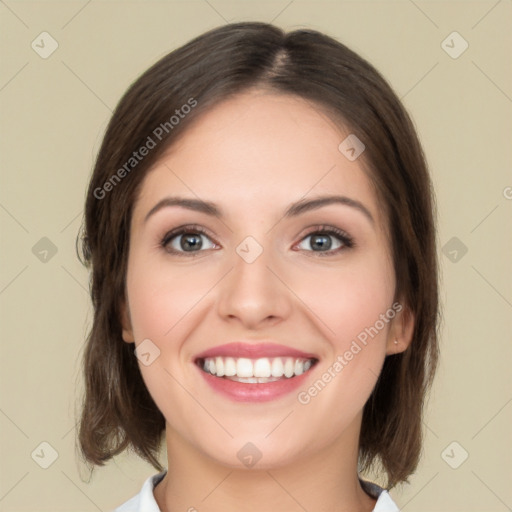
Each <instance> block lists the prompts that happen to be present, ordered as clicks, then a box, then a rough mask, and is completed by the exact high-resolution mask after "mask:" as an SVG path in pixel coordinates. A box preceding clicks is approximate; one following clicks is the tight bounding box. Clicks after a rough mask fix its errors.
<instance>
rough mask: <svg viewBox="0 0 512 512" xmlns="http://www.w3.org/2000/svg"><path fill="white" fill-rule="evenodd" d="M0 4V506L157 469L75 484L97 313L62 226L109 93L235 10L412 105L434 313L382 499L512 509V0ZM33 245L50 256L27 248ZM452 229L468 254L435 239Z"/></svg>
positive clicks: (57, 502)
mask: <svg viewBox="0 0 512 512" xmlns="http://www.w3.org/2000/svg"><path fill="white" fill-rule="evenodd" d="M0 15H1V30H0V37H1V41H0V44H1V52H2V55H1V57H2V67H1V72H0V109H1V116H2V117H1V130H2V131H1V135H2V136H1V147H0V155H1V164H2V174H1V191H0V229H1V237H2V238H1V239H2V248H3V251H2V261H1V267H0V272H1V273H0V307H1V320H2V328H1V334H2V344H1V358H0V365H1V374H0V375H1V377H0V378H1V381H0V385H1V386H0V392H1V395H0V433H1V445H0V449H1V453H0V464H1V473H0V510H2V511H34V510H37V511H57V510H63V511H64V510H65V511H68V512H71V511H95V510H103V511H108V510H111V509H112V508H114V507H115V506H117V505H119V504H120V503H122V502H124V501H125V500H127V499H128V498H129V497H131V496H132V495H133V494H135V493H136V492H138V491H139V489H140V486H141V484H142V482H143V481H144V480H145V479H146V478H147V477H148V476H149V475H150V474H153V473H154V472H155V471H154V469H153V468H152V467H151V466H149V465H148V464H146V463H145V462H142V461H141V460H139V459H137V458H136V457H135V456H132V455H123V456H120V457H118V458H116V459H115V460H114V461H112V462H111V463H110V464H108V466H106V467H105V468H99V469H98V470H97V472H96V473H95V475H94V477H93V478H92V480H91V481H90V482H89V483H86V482H84V481H82V480H81V478H80V475H81V474H82V475H83V474H85V473H84V471H83V469H82V470H81V468H80V465H79V463H78V462H77V460H76V458H75V446H74V443H75V441H74V436H75V428H74V424H75V421H76V418H75V417H74V410H75V400H76V397H77V396H78V394H79V392H80V390H81V388H80V383H81V377H80V375H79V357H80V350H81V348H82V346H83V343H84V338H85V334H86V332H87V329H88V326H89V325H90V321H91V309H90V306H89V297H88V294H87V282H88V277H87V273H86V271H85V269H83V268H82V267H81V265H80V263H79V262H78V260H77V259H76V255H75V245H74V244H75V236H76V233H77V230H78V228H79V225H80V219H81V213H82V208H83V202H84V196H85V188H86V184H87V181H88V176H89V174H90V172H91V168H92V164H93V159H94V157H95V155H96V152H97V150H98V148H99V144H100V141H101V137H102V134H103V131H104V129H105V127H106V123H107V122H108V119H109V117H110V115H111V111H112V109H113V108H114V106H115V104H116V102H117V101H118V99H119V98H120V96H121V94H122V93H123V92H124V91H125V89H126V88H127V87H128V85H129V84H130V83H131V82H132V81H133V80H134V79H135V78H136V77H137V76H138V75H139V74H140V73H141V72H142V71H143V70H145V69H146V68H147V67H149V65H150V64H152V63H153V62H155V61H156V60H157V59H158V58H160V57H162V56H163V55H164V54H166V53H168V52H169V51H171V50H172V49H174V48H176V47H177V46H179V45H181V44H183V43H185V42H186V41H188V40H189V39H190V38H192V37H194V36H196V35H198V34H199V33H201V32H203V31H205V30H207V29H210V28H213V27H215V26H218V25H220V24H222V23H225V22H227V21H239V20H261V21H268V22H271V21H273V22H274V23H276V24H278V25H279V26H282V27H283V28H286V29H294V28H298V27H311V28H315V29H319V30H321V31H325V32H326V33H328V34H330V35H332V36H334V37H336V38H338V39H339V40H341V41H342V42H344V43H346V44H348V45H349V46H350V47H351V48H353V49H354V50H356V51H357V52H359V53H360V54H361V55H363V56H364V57H366V58H367V59H369V60H370V61H371V62H372V63H373V64H374V65H375V66H376V67H377V68H378V69H379V70H380V71H381V72H382V73H383V74H384V76H386V78H387V79H388V80H389V81H390V82H391V84H392V85H393V87H394V88H395V90H396V91H397V92H398V94H399V96H401V97H402V98H403V101H404V103H405V105H406V106H407V108H408V109H409V111H410V112H411V114H412V116H413V118H414V120H415V122H416V124H417V127H418V130H419V133H420V136H421V139H422V141H423V144H424V148H425V151H426V154H427V157H428V160H429V163H430V166H431V172H432V175H433V179H434V182H435V186H436V190H437V197H438V203H439V217H440V224H439V255H440V261H441V265H442V268H441V271H442V283H441V284H442V301H443V307H444V324H443V326H442V339H441V347H442V361H441V367H440V371H439V373H438V375H437V380H436V383H435V387H434V390H433V393H432V397H431V399H430V402H429V408H428V414H427V416H426V418H425V429H426V439H425V449H424V452H425V455H424V458H423V461H422V463H421V466H420V468H419V470H418V471H417V473H416V474H415V475H414V476H413V477H412V478H411V483H410V485H408V486H407V485H406V486H404V487H403V488H399V489H396V490H394V491H392V496H393V497H394V499H395V500H396V501H397V503H398V504H399V505H400V506H401V507H402V510H404V511H406V512H423V511H425V512H426V511H428V512H435V511H440V512H441V511H450V512H455V511H464V512H473V511H475V512H476V511H485V512H501V511H506V510H512V486H511V485H510V483H511V481H512V480H511V477H512V471H511V469H510V468H511V455H512V446H511V445H512V441H511V436H510V430H511V423H512V422H511V418H512V389H511V385H510V373H511V371H510V364H511V362H512V358H511V354H512V343H511V331H512V328H511V327H512V326H511V318H512V315H511V313H512V286H511V284H512V283H511V281H512V279H511V276H512V272H511V261H512V237H511V236H510V234H511V232H512V230H511V228H512V226H511V224H512V223H511V220H512V214H511V212H512V188H511V187H512V173H511V161H512V159H511V157H512V144H511V134H512V130H511V128H512V115H511V114H512V83H511V82H512V80H511V79H512V73H511V66H510V62H511V61H510V58H511V53H512V52H511V47H512V45H511V43H512V35H511V34H512V31H511V30H510V27H511V26H512V24H511V22H512V2H511V1H510V0H501V1H495V0H490V1H477V2H470V1H456V2H455V1H454V2H444V1H419V0H418V1H416V2H413V1H409V0H403V1H394V2H391V1H359V2H355V1H352V2H349V1H346V2H345V1H329V2H327V1H325V2H324V1H312V0H309V1H302V0H296V1H293V2H291V1H289V0H283V1H276V2H270V1H266V2H261V1H249V0H246V1H239V2H235V1H230V2H226V1H221V0H209V1H206V0H205V1H163V0H162V1H154V2H151V1H132V2H125V3H122V2H119V1H102V0H93V1H89V2H87V1H83V2H75V1H68V2H63V1H62V2H53V1H39V2H27V1H13V0H10V1H5V2H3V1H2V2H0ZM43 31H47V32H49V33H50V34H51V36H52V37H53V38H54V39H55V40H56V41H57V42H58V45H59V46H58V48H57V50H56V51H55V52H54V53H53V54H52V55H51V56H49V57H48V58H46V59H43V58H41V57H40V56H39V55H38V53H36V52H35V51H34V50H33V49H32V47H31V43H32V41H34V40H36V43H37V41H38V40H39V41H40V39H37V37H38V36H39V34H40V33H41V32H43ZM453 31H457V32H458V33H460V35H461V36H462V37H463V38H464V40H465V41H467V42H468V43H469V47H468V49H467V50H466V51H465V52H464V53H463V54H462V55H460V56H459V57H458V58H456V59H455V58H452V57H451V56H449V55H448V54H447V53H446V51H445V50H444V49H443V47H442V46H441V43H442V41H443V40H445V38H446V37H447V36H448V35H449V34H451V33H452V32H453ZM452 41H453V42H452ZM47 43H48V40H47ZM447 44H448V45H450V46H452V47H453V48H452V49H451V50H450V51H451V52H452V53H453V52H454V51H456V50H458V49H460V48H462V46H461V44H462V41H461V40H458V39H457V38H455V39H453V36H452V38H451V39H450V38H449V39H448V41H447ZM45 47H46V48H49V45H48V44H47V45H46V46H45ZM43 237H47V238H48V239H49V240H51V242H52V243H53V244H54V246H55V247H56V249H57V252H56V254H54V255H52V253H51V251H50V252H49V253H48V254H46V256H45V254H44V253H42V252H41V251H42V250H44V248H45V247H46V248H47V245H48V241H43V242H39V241H40V239H41V238H43ZM452 237H456V238H457V240H455V241H452V242H450V243H451V244H459V247H460V244H464V245H465V246H466V247H467V253H466V254H464V255H463V256H462V257H461V254H462V253H461V252H460V248H457V246H456V245H454V246H452V245H448V246H447V247H446V244H447V243H448V242H449V241H450V240H451V239H452ZM38 243H39V244H40V245H36V244H38ZM45 244H46V245H45ZM34 246H35V249H33V248H34ZM443 247H446V249H445V251H444V252H445V253H446V254H447V255H445V254H444V253H443ZM41 248H43V249H41ZM454 249H455V250H456V251H458V253H457V254H458V260H456V261H452V260H451V259H453V257H454V255H455V253H453V252H451V254H450V251H453V250H454ZM45 257H46V260H47V261H41V258H43V259H44V258H45ZM450 258H451V259H450ZM454 441H455V442H457V443H458V444H457V445H451V443H452V442H454ZM43 442H45V443H48V444H49V445H50V447H49V446H47V445H43V446H42V447H41V446H40V445H41V443H43ZM450 445H451V446H450ZM447 447H448V449H447ZM52 449H53V450H55V451H56V452H57V453H58V458H57V459H56V460H55V461H54V462H53V463H52V464H51V465H50V466H49V467H48V468H47V469H43V468H42V467H40V464H41V463H44V462H45V461H46V463H49V462H51V453H52ZM465 452H467V453H468V454H469V457H468V458H467V460H465V461H464V462H463V463H462V464H461V462H462V460H463V457H464V454H465ZM43 453H44V456H43V455H42V454H43ZM38 454H39V456H38ZM162 461H163V462H164V463H165V458H162ZM448 462H449V463H450V464H451V465H452V466H457V465H458V464H460V466H459V467H457V469H453V468H452V467H451V466H450V465H449V464H448ZM199 510H200V508H199ZM310 512H314V511H310Z"/></svg>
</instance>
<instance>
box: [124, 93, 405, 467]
mask: <svg viewBox="0 0 512 512" xmlns="http://www.w3.org/2000/svg"><path fill="white" fill-rule="evenodd" d="M349 133H350V132H348V131H345V132H344V131H342V130H341V129H340V128H337V127H336V126H335V125H334V124H333V123H332V122H330V121H329V120H328V118H327V117H326V116H325V115H323V114H321V113H320V111H319V110H316V109H315V108H313V107H312V106H311V105H310V104H309V103H308V102H305V101H304V100H302V99H300V98H297V97H293V96H286V95H275V94H271V93H263V92H261V91H260V92H257V91H250V92H247V93H244V94H242V95H238V96H236V97H233V98H232V99H230V100H227V101H224V102H223V103H221V104H219V105H218V106H216V107H215V108H214V109H213V110H210V111H209V112H208V113H206V114H205V115H204V116H203V117H202V118H200V119H199V120H198V122H197V123H195V124H194V125H192V126H191V127H190V128H189V129H188V131H187V132H186V133H185V134H184V136H183V138H182V139H181V140H180V141H179V143H177V144H175V145H174V146H173V147H172V150H171V151H168V152H167V153H166V154H165V156H164V157H162V158H161V160H160V161H159V162H158V164H157V165H155V166H154V168H153V169H152V170H151V171H150V172H149V173H148V175H147V176H146V178H145V180H144V182H143V183H142V187H141V190H140V196H139V197H138V200H137V202H136V204H135V207H134V211H133V217H132V224H131V235H130V236H131V240H130V253H129V261H128V274H127V310H126V312H127V314H125V315H124V319H123V327H124V330H123V338H124V340H125V341H126V342H129V343H131V342H135V344H136V345H137V347H138V349H137V356H138V357H139V367H140V370H141V373H142V376H143V378H144V381H145V383H146V386H147V388H148V390H149V392H150V394H151V395H152V397H153V399H154V401H155V403H156V404H157V406H158V408H159V409H160V410H161V412H162V413H163V415H164V416H165V418H166V421H167V430H168V436H169V435H170V436H171V437H172V438H173V439H176V440H180V441H182V442H184V443H186V444H187V446H189V447H192V449H195V450H197V451H198V452H199V453H201V454H203V455H206V456H209V457H211V458H213V459H214V460H216V461H218V462H220V463H222V464H225V465H228V466H232V467H236V466H238V467H242V466H243V465H244V464H245V465H246V466H250V464H252V463H251V462H250V460H257V459H258V458H260V460H259V461H258V465H259V467H272V466H279V465H283V464H287V463H290V462H292V461H294V460H295V459H297V458H299V457H308V456H311V455H312V454H314V453H317V454H318V453H320V452H321V451H322V450H332V449H335V448H334V447H336V446H338V447H339V446H342V445H343V444H346V443H347V442H348V443H349V444H350V445H351V446H352V445H353V444H354V443H357V436H358V433H359V428H360V421H361V414H362V408H363V406H364V404H365V402H366V401H367V399H368V397H369V395H370V393H371V391H372V389H373V387H374V385H375V383H376V380H377V377H378V375H379V373H380V370H381V367H382V364H383V362H384V359H385V357H386V354H390V353H393V352H399V351H402V350H404V349H405V348H406V347H407V343H408V342H409V339H410V334H411V332H412V323H411V320H409V323H403V322H402V320H403V318H402V317H403V313H402V314H400V313H399V311H400V309H402V305H401V304H398V303H393V298H394V294H395V276H394V271H393V264H392V260H391V257H390V245H389V240H388V237H387V235H386V227H385V226H386V223H385V222H386V221H385V218H384V216H383V212H382V211H381V209H380V207H379V205H378V204H377V198H376V196H375V194H374V191H373V190H372V187H371V184H370V181H369V180H368V178H367V177H366V175H365V173H364V172H363V170H362V166H361V165H360V162H361V159H360V158H359V159H355V160H353V158H352V159H349V158H347V156H346V155H348V156H351V157H352V153H353V152H350V151H349V152H348V153H347V152H346V146H342V147H345V152H342V151H341V150H340V149H339V146H340V143H341V142H342V141H343V140H344V139H345V138H346V137H347V136H348V135H349ZM349 140H350V139H349ZM363 142H364V141H363ZM351 160H353V161H351ZM325 197H330V198H340V197H342V198H345V199H341V200H339V201H338V200H336V201H334V200H333V201H326V202H323V203H320V202H315V201H316V200H317V199H318V198H325ZM176 198H181V199H184V200H187V201H189V203H188V206H187V203H184V204H182V205H179V204H177V203H172V201H171V200H174V199H176ZM201 202H207V203H208V207H206V206H201V207H200V206H199V205H201V204H202V203H201ZM210 203H211V204H210ZM156 205H159V206H158V207H157V208H155V206H156ZM214 210H215V213H214ZM184 227H186V228H187V229H188V234H181V235H179V234H174V235H173V234H172V233H171V234H169V233H170V232H171V231H176V232H177V231H179V229H180V228H184ZM199 230H200V231H199ZM332 230H335V231H336V230H338V231H339V233H338V234H337V233H336V232H332ZM395 339H398V341H399V344H398V345H397V344H395V343H394V340H395ZM141 344H142V345H141ZM270 344H272V346H270ZM139 345H140V346H139ZM276 345H277V346H276ZM207 351H208V352H207ZM134 357H135V356H134ZM308 367H309V369H308ZM204 368H206V371H205V369H204ZM283 372H284V375H283ZM301 372H302V374H301ZM251 374H252V375H253V377H252V379H251V377H250V375H251ZM254 374H255V375H256V376H254ZM269 375H270V376H271V377H269ZM247 376H249V377H247ZM237 378H238V379H240V381H237V380H236V379H237ZM244 380H245V382H244ZM248 443H251V445H250V444H248ZM252 445H253V446H252ZM345 449H346V447H345ZM251 457H252V459H251Z"/></svg>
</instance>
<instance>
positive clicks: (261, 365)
mask: <svg viewBox="0 0 512 512" xmlns="http://www.w3.org/2000/svg"><path fill="white" fill-rule="evenodd" d="M271 375H272V370H271V369H270V361H269V360H268V359H267V358H266V357H264V358H262V359H257V360H256V362H255V363H254V376H255V377H270V376H271Z"/></svg>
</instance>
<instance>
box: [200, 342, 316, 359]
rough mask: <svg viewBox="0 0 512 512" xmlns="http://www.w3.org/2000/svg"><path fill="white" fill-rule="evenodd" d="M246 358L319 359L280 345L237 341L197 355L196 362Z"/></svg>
mask: <svg viewBox="0 0 512 512" xmlns="http://www.w3.org/2000/svg"><path fill="white" fill-rule="evenodd" d="M217 356H219V357H234V358H239V357H246V358H249V359H258V358H262V357H295V358H303V359H317V356H316V355H315V354H312V353H310V352H303V351H302V350H297V349H296V348H292V347H288V346H286V345H280V344H278V343H246V342H243V341H235V342H233V343H226V344H224V345H218V346H216V347H212V348H209V349H207V350H204V351H203V352H201V353H200V354H197V355H196V357H195V360H198V359H205V358H207V357H217Z"/></svg>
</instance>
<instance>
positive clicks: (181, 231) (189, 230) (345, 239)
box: [160, 225, 355, 258]
mask: <svg viewBox="0 0 512 512" xmlns="http://www.w3.org/2000/svg"><path fill="white" fill-rule="evenodd" d="M186 234H194V235H195V234H201V235H204V236H206V237H208V238H210V236H209V234H208V233H207V231H206V230H205V229H204V228H202V227H201V226H197V225H188V226H182V227H179V228H176V229H174V230H172V231H169V232H168V233H166V234H165V236H164V237H163V239H162V240H161V241H160V246H161V247H162V248H163V249H165V250H166V251H167V252H168V253H171V254H175V255H178V256H185V257H191V258H194V257H195V256H198V255H199V254H200V253H201V252H204V251H190V252H186V251H176V250H174V249H169V248H168V247H167V245H168V244H169V242H171V240H172V239H173V238H176V237H178V236H180V235H186ZM312 235H328V236H333V237H335V238H338V239H339V241H341V242H342V243H343V246H342V247H338V248H337V249H334V250H332V249H331V250H329V251H306V252H312V253H314V254H315V255H318V256H320V257H324V256H333V255H334V254H338V253H339V252H341V251H343V250H346V249H352V248H353V247H355V242H354V240H353V238H352V237H350V236H349V235H348V234H347V233H346V232H345V231H342V230H341V229H338V228H335V227H332V226H326V225H318V226H314V227H313V228H312V231H310V232H309V233H307V234H306V235H304V237H303V238H302V239H301V241H302V240H304V239H305V238H308V237H310V236H312Z"/></svg>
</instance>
